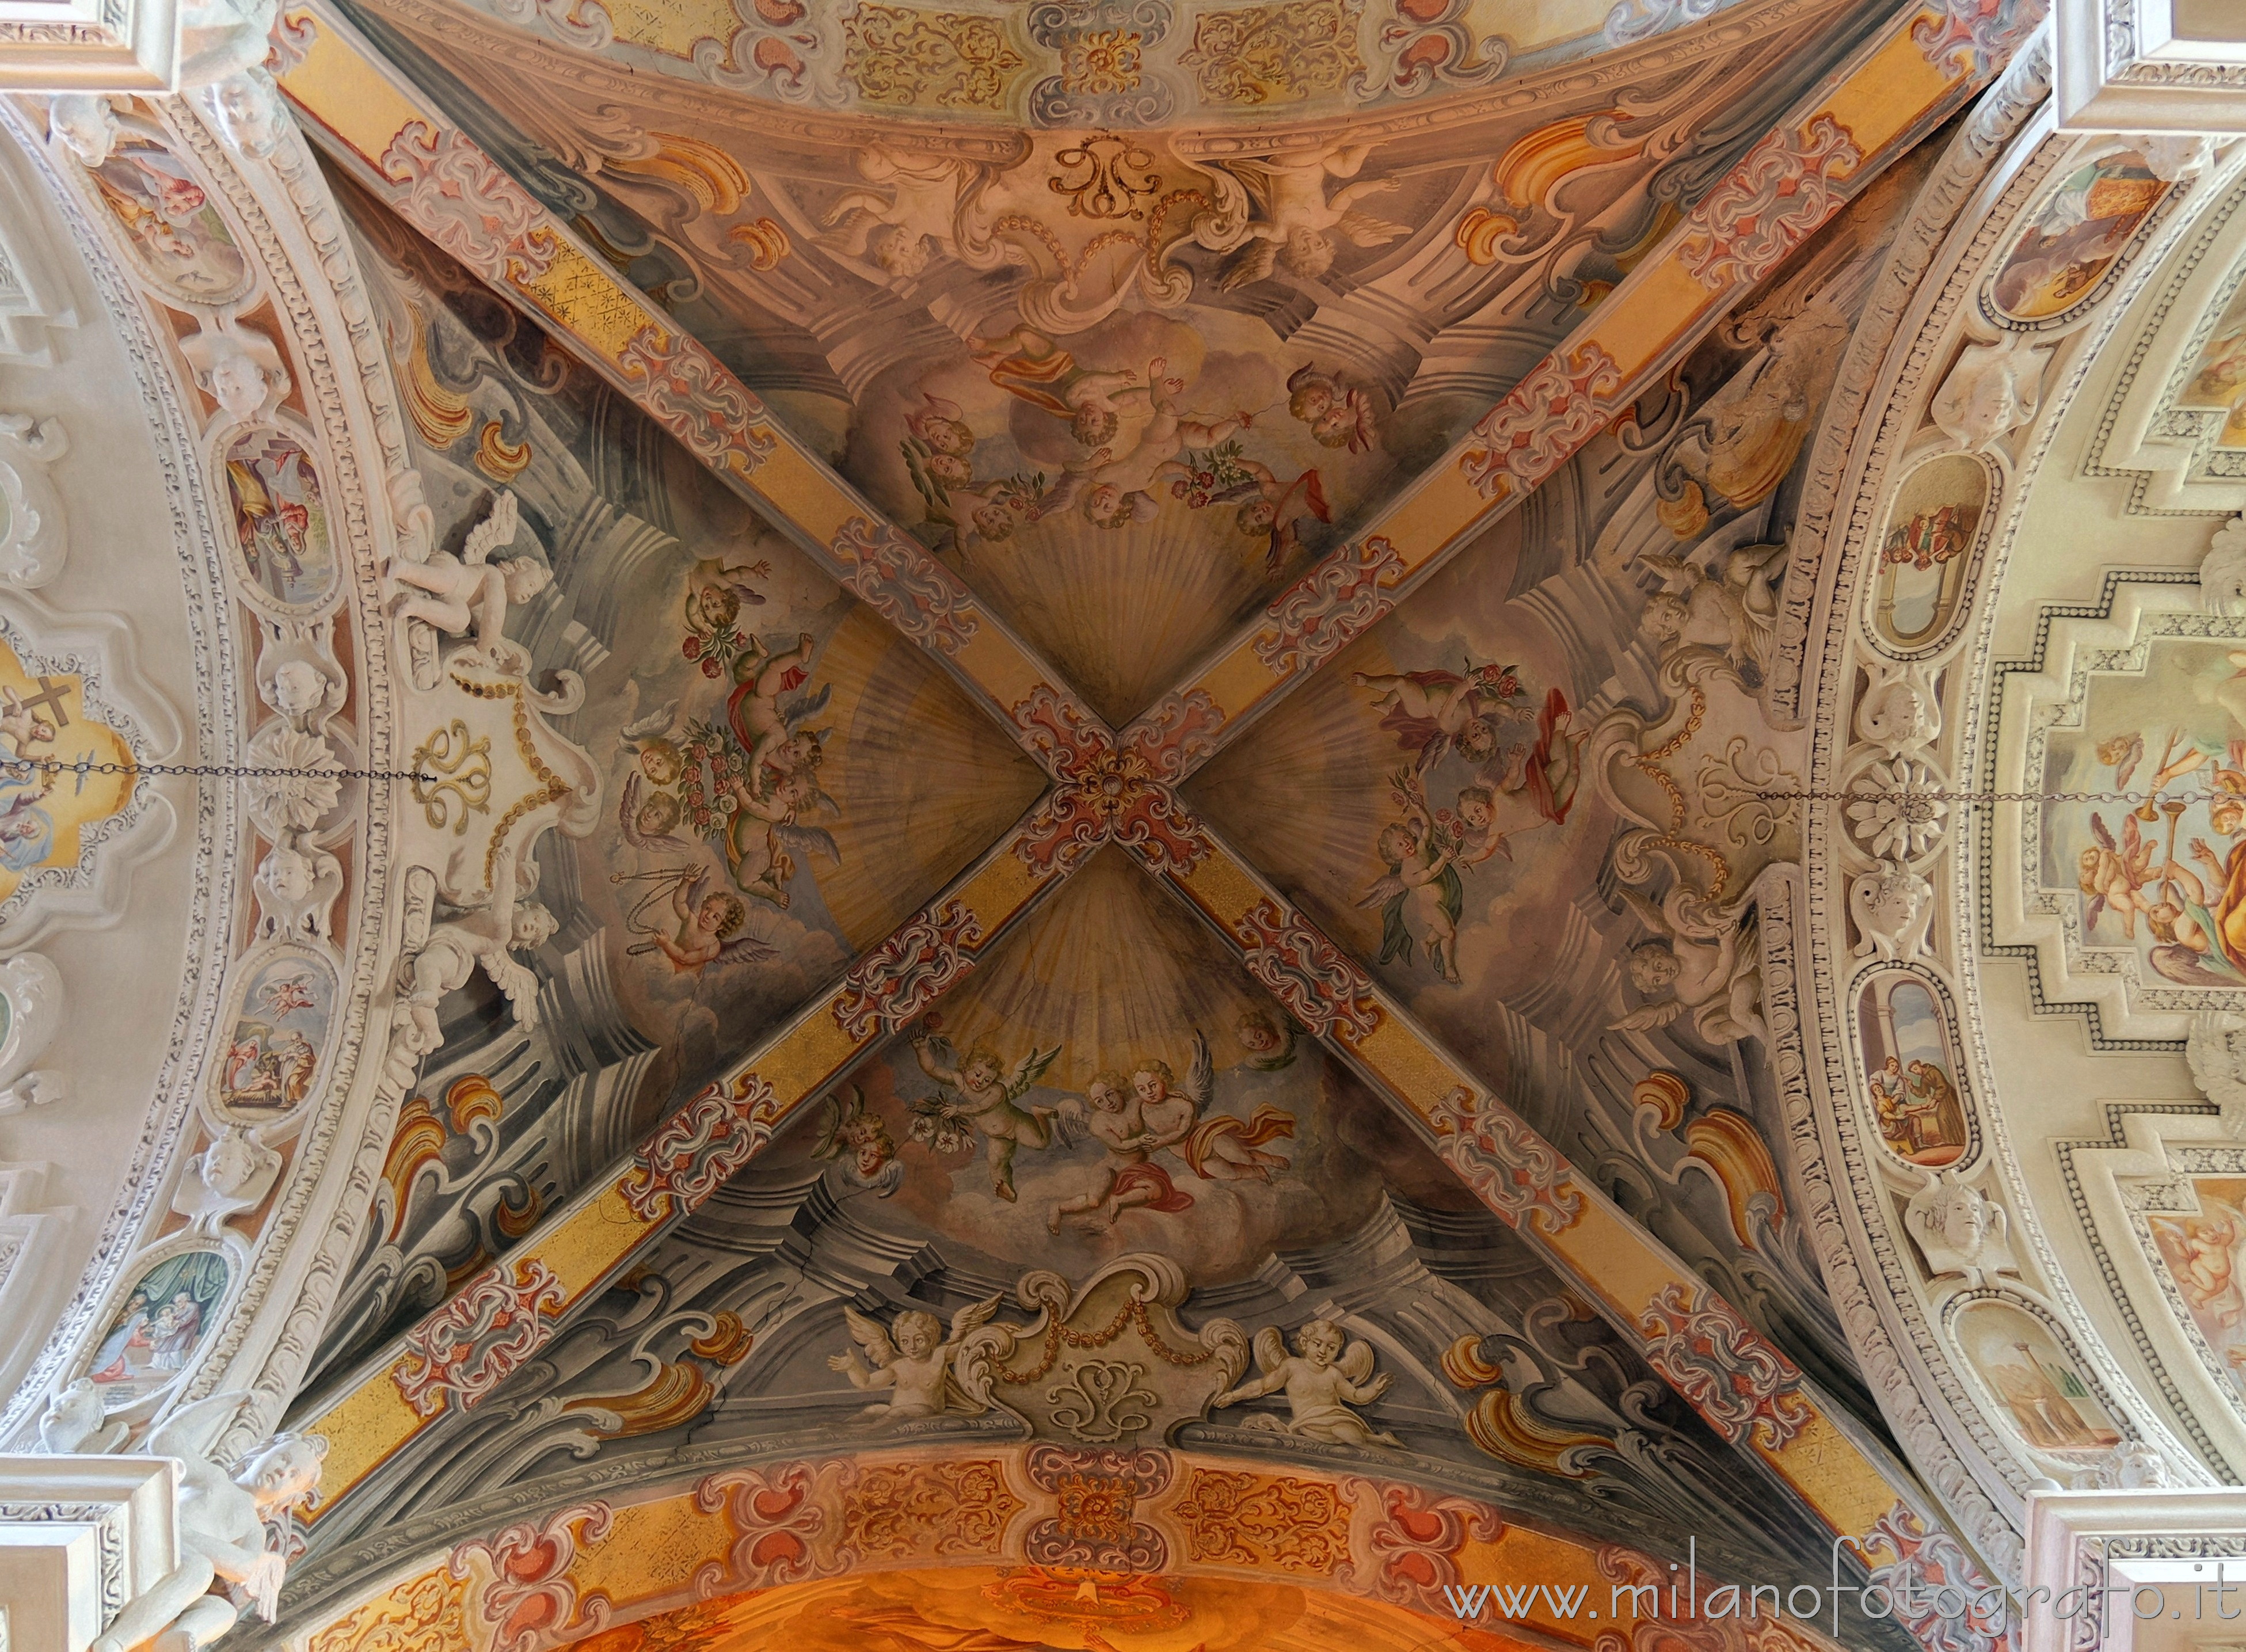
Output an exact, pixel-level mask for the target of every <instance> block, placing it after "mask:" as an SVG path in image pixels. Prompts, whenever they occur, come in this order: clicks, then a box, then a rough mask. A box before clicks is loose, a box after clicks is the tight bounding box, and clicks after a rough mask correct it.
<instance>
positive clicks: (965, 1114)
mask: <svg viewBox="0 0 2246 1652" xmlns="http://www.w3.org/2000/svg"><path fill="white" fill-rule="evenodd" d="M912 1045H913V1054H914V1055H915V1056H916V1057H918V1058H919V1060H920V1069H921V1071H922V1072H924V1073H926V1074H927V1075H928V1076H929V1078H933V1079H935V1080H936V1083H938V1084H943V1085H944V1086H946V1087H947V1089H948V1091H949V1093H948V1094H945V1095H942V1096H938V1097H935V1098H930V1099H929V1100H927V1101H922V1102H915V1103H914V1104H913V1111H914V1112H915V1113H917V1114H919V1115H920V1117H918V1118H915V1119H914V1120H913V1134H914V1135H915V1136H917V1137H921V1138H922V1139H930V1138H932V1137H935V1136H937V1135H940V1134H942V1133H943V1132H944V1130H945V1127H946V1126H947V1125H949V1126H951V1127H952V1128H953V1129H955V1130H956V1126H957V1125H958V1124H959V1122H960V1121H962V1120H964V1121H967V1122H970V1123H971V1124H973V1125H974V1126H975V1128H976V1129H977V1130H978V1131H980V1132H982V1134H983V1139H984V1140H985V1141H987V1142H989V1143H990V1191H991V1192H992V1193H996V1194H997V1195H998V1197H999V1198H1001V1199H1003V1200H1006V1201H1007V1203H1009V1204H1011V1203H1012V1202H1013V1200H1014V1149H1015V1148H1017V1147H1030V1148H1033V1149H1042V1148H1045V1147H1048V1146H1052V1139H1053V1129H1054V1125H1053V1120H1054V1118H1056V1117H1057V1116H1058V1113H1059V1111H1060V1110H1059V1109H1058V1108H1057V1107H1035V1106H1033V1107H1029V1108H1022V1107H1018V1106H1016V1105H1014V1104H1015V1103H1016V1102H1017V1101H1018V1100H1019V1099H1020V1098H1021V1097H1022V1096H1023V1094H1024V1092H1025V1091H1028V1089H1029V1088H1030V1086H1031V1084H1035V1083H1037V1081H1038V1079H1040V1078H1043V1077H1045V1069H1046V1068H1048V1067H1050V1066H1052V1064H1053V1058H1054V1057H1056V1056H1058V1055H1059V1054H1060V1046H1059V1045H1058V1044H1055V1045H1054V1046H1053V1047H1052V1049H1050V1050H1036V1049H1032V1050H1031V1051H1030V1053H1029V1054H1028V1055H1026V1056H1024V1057H1022V1058H1021V1059H1020V1060H1019V1061H1018V1062H1016V1063H1015V1064H1014V1070H1013V1071H1011V1073H1009V1072H1005V1071H1003V1070H1002V1069H1001V1068H1000V1067H999V1065H998V1057H996V1056H994V1055H992V1054H991V1053H990V1051H989V1050H982V1049H977V1050H969V1051H968V1052H967V1054H966V1056H965V1057H962V1056H961V1055H960V1054H959V1052H958V1051H957V1050H955V1049H953V1048H952V1044H951V1041H950V1040H949V1038H946V1037H943V1036H942V1035H941V1034H939V1033H938V1032H937V1031H936V1029H935V1028H934V1027H933V1026H931V1025H930V1024H929V1023H927V1022H922V1023H921V1027H920V1030H918V1031H916V1032H915V1033H914V1034H913V1041H912Z"/></svg>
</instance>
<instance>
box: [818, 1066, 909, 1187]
mask: <svg viewBox="0 0 2246 1652" xmlns="http://www.w3.org/2000/svg"><path fill="white" fill-rule="evenodd" d="M811 1154H812V1157H813V1158H814V1159H839V1160H840V1161H841V1163H840V1164H839V1165H838V1166H836V1168H837V1170H838V1171H839V1173H841V1177H842V1179H843V1180H845V1181H847V1182H848V1183H849V1184H850V1185H851V1186H853V1187H857V1188H861V1189H870V1190H871V1191H872V1192H873V1193H874V1195H875V1197H876V1198H880V1199H887V1198H888V1196H889V1195H890V1194H891V1193H895V1192H896V1190H897V1189H898V1188H899V1187H901V1186H903V1185H904V1180H905V1167H904V1161H903V1160H902V1159H899V1158H898V1157H897V1144H896V1143H895V1141H894V1140H892V1139H890V1137H889V1127H888V1125H885V1124H883V1123H882V1122H881V1114H879V1113H877V1112H874V1111H873V1110H872V1109H871V1108H869V1107H868V1106H867V1105H866V1092H865V1091H862V1090H861V1089H860V1088H858V1086H857V1085H855V1084H853V1085H851V1086H850V1099H849V1100H848V1101H847V1102H844V1101H841V1100H838V1099H836V1098H834V1097H833V1096H829V1097H828V1098H827V1107H826V1110H825V1112H823V1114H822V1115H821V1117H820V1137H819V1145H818V1146H816V1147H814V1148H813V1149H812V1150H811Z"/></svg>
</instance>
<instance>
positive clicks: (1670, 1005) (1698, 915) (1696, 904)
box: [1614, 884, 1768, 1044]
mask: <svg viewBox="0 0 2246 1652" xmlns="http://www.w3.org/2000/svg"><path fill="white" fill-rule="evenodd" d="M1621 894H1622V898H1623V905H1625V906H1627V907H1628V908H1630V911H1631V912H1633V913H1635V914H1637V918H1638V921H1640V922H1641V923H1643V924H1644V925H1645V927H1646V928H1648V929H1650V930H1651V931H1652V932H1653V934H1652V935H1651V936H1650V938H1649V939H1647V940H1644V941H1641V942H1638V943H1637V945H1635V946H1633V947H1632V948H1630V955H1629V957H1628V959H1627V961H1626V962H1625V963H1624V966H1623V967H1624V969H1626V970H1627V971H1628V972H1629V975H1630V984H1631V985H1633V986H1635V987H1636V988H1637V989H1638V991H1640V992H1641V993H1643V994H1644V995H1645V997H1646V1000H1647V1002H1646V1003H1644V1004H1643V1005H1641V1006H1640V1007H1639V1008H1637V1009H1636V1010H1631V1011H1630V1013H1629V1014H1628V1015H1626V1016H1623V1017H1622V1019H1621V1020H1619V1021H1617V1022H1616V1023H1614V1026H1615V1030H1616V1031H1619V1032H1642V1031H1645V1030H1650V1029H1651V1028H1655V1027H1665V1026H1667V1025H1669V1023H1671V1022H1672V1021H1675V1020H1677V1019H1678V1017H1679V1016H1683V1015H1684V1014H1685V1013H1686V1012H1688V1011H1689V1012H1691V1017H1692V1030H1693V1031H1695V1032H1697V1033H1698V1034H1699V1035H1700V1037H1703V1038H1705V1039H1706V1040H1707V1041H1708V1042H1709V1043H1710V1044H1728V1043H1731V1042H1732V1040H1734V1039H1739V1038H1763V1037H1767V1036H1768V1035H1767V1033H1766V1031H1765V1030H1764V1027H1763V1020H1762V965H1761V962H1760V957H1759V949H1758V948H1757V946H1756V944H1755V938H1754V936H1753V935H1751V934H1749V933H1748V932H1747V931H1746V926H1745V923H1744V921H1743V919H1744V914H1743V913H1742V912H1741V911H1739V910H1738V909H1736V908H1732V909H1727V908H1719V907H1712V906H1711V905H1709V903H1708V902H1707V901H1705V900H1703V899H1702V898H1701V897H1699V896H1698V895H1697V894H1694V893H1693V892H1692V891H1691V889H1689V888H1687V887H1684V886H1683V885H1681V884H1680V885H1679V886H1678V887H1676V888H1674V889H1671V891H1670V892H1669V894H1668V895H1667V896H1666V897H1665V898H1664V900H1663V901H1661V903H1660V904H1659V905H1658V906H1657V905H1655V904H1654V903H1653V902H1652V901H1649V900H1647V899H1646V898H1645V897H1644V895H1642V894H1638V893H1637V891H1636V890H1635V889H1630V888H1624V889H1623V890H1622V891H1621Z"/></svg>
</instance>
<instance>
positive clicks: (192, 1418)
mask: <svg viewBox="0 0 2246 1652" xmlns="http://www.w3.org/2000/svg"><path fill="white" fill-rule="evenodd" d="M249 1397H250V1396H249V1395H248V1393H247V1392H245V1391H243V1390H239V1389H236V1390H230V1391H228V1392H227V1393H223V1394H214V1395H212V1396H211V1397H209V1398H208V1399H206V1400H200V1401H198V1402H196V1403H195V1404H193V1405H188V1406H185V1407H183V1408H181V1409H180V1411H176V1412H174V1414H173V1415H172V1416H170V1417H167V1418H166V1419H165V1420H164V1421H163V1422H161V1423H159V1424H157V1425H156V1426H155V1427H154V1428H153V1429H151V1430H150V1431H149V1433H148V1440H147V1449H148V1453H149V1455H151V1456H153V1457H176V1458H179V1459H180V1463H181V1465H182V1472H181V1473H180V1511H179V1533H180V1564H179V1566H178V1567H177V1569H175V1570H174V1571H172V1572H170V1573H167V1574H166V1575H165V1576H164V1577H162V1578H161V1579H160V1580H159V1581H157V1583H156V1584H155V1586H154V1587H152V1588H150V1589H148V1590H147V1591H146V1593H145V1594H140V1595H137V1596H135V1597H134V1598H133V1600H132V1601H130V1602H128V1603H127V1604H126V1608H125V1609H124V1610H123V1611H121V1612H119V1614H118V1615H117V1616H116V1618H115V1619H114V1620H113V1621H112V1622H111V1624H110V1626H109V1629H108V1632H107V1633H106V1634H105V1635H102V1636H101V1637H100V1639H99V1640H97V1641H95V1642H93V1645H92V1648H91V1649H90V1652H126V1649H127V1648H128V1647H138V1646H142V1645H147V1644H151V1643H153V1644H155V1645H159V1646H160V1647H161V1648H162V1649H163V1652H195V1649H197V1648H201V1647H206V1646H208V1645H209V1644H210V1643H211V1642H214V1641H215V1640H217V1639H218V1638H219V1636H221V1635H223V1634H225V1633H226V1632H227V1631H228V1629H230V1628H233V1627H234V1624H235V1618H236V1617H237V1616H238V1615H239V1610H240V1609H239V1608H237V1607H236V1606H235V1603H234V1602H233V1601H231V1600H230V1599H228V1597H227V1596H226V1595H224V1594H214V1593H212V1586H213V1585H214V1584H215V1583H218V1582H221V1581H223V1582H226V1583H230V1584H234V1585H235V1586H237V1587H239V1588H240V1589H241V1591H242V1593H243V1594H246V1595H248V1597H249V1601H250V1604H251V1605H253V1606H255V1608H257V1615H258V1616H259V1617H260V1618H262V1619H263V1620H264V1621H266V1622H268V1623H270V1622H272V1621H273V1618H274V1613H275V1611H276V1608H277V1607H278V1605H279V1601H280V1594H281V1579H282V1574H284V1573H285V1572H286V1571H287V1570H288V1559H287V1557H286V1556H285V1555H282V1554H279V1553H275V1552H274V1550H273V1549H271V1548H270V1547H268V1542H269V1539H268V1537H267V1533H266V1523H267V1522H268V1521H269V1520H273V1519H278V1518H279V1517H280V1516H281V1515H282V1513H284V1512H286V1511H287V1510H289V1509H291V1508H293V1507H295V1506H296V1505H298V1504H299V1503H302V1502H303V1500H304V1499H306V1498H308V1497H310V1495H311V1494H312V1492H313V1491H314V1490H315V1488H316V1487H317V1486H318V1485H319V1483H320V1463H321V1459H322V1458H323V1457H325V1456H326V1455H327V1446H326V1445H325V1444H324V1443H323V1442H321V1441H318V1440H315V1439H307V1438H304V1437H303V1436H302V1435H297V1434H279V1435H276V1436H275V1437H274V1438H272V1439H270V1440H269V1441H267V1442H266V1443H265V1444H264V1445H262V1446H260V1447H259V1448H258V1449H257V1450H256V1451H253V1452H252V1453H251V1454H250V1455H249V1457H248V1458H247V1459H246V1460H245V1461H244V1462H243V1463H242V1465H241V1466H240V1467H239V1468H238V1469H236V1470H235V1472H234V1473H232V1474H228V1472H226V1471H225V1470H224V1469H221V1467H219V1465H217V1464H216V1463H214V1462H213V1461H211V1459H210V1457H209V1452H210V1450H211V1447H212V1446H213V1445H214V1444H215V1443H216V1441H217V1439H218V1436H219V1433H220V1431H221V1430H222V1429H224V1428H225V1427H226V1425H227V1424H228V1423H230V1422H231V1421H233V1419H234V1417H235V1414H236V1413H237V1412H238V1411H240V1410H241V1409H242V1404H243V1403H244V1402H245V1401H247V1400H248V1398H249ZM159 1636H161V1637H162V1638H161V1640H160V1641H159V1640H158V1639H157V1637H159Z"/></svg>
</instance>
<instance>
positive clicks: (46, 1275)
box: [0, 1162, 78, 1380]
mask: <svg viewBox="0 0 2246 1652" xmlns="http://www.w3.org/2000/svg"><path fill="white" fill-rule="evenodd" d="M52 1169H53V1166H51V1165H46V1164H37V1163H32V1164H8V1163H4V1162H0V1328H4V1329H0V1380H4V1379H5V1378H6V1377H7V1375H8V1373H9V1370H10V1368H11V1367H12V1366H13V1365H15V1364H16V1363H17V1362H18V1359H19V1358H20V1356H23V1355H24V1354H25V1353H28V1352H29V1347H28V1344H29V1343H31V1338H32V1336H34V1335H36V1328H37V1327H38V1326H39V1325H40V1323H41V1319H42V1315H43V1314H44V1313H45V1312H50V1311H51V1309H52V1306H53V1299H54V1298H55V1296H57V1295H58V1294H59V1290H60V1286H61V1281H58V1279H56V1278H55V1276H54V1268H53V1257H54V1252H55V1248H56V1247H57V1245H58V1243H59V1242H60V1241H61V1239H62V1237H63V1234H64V1233H65V1230H66V1229H67V1228H68V1227H69V1226H70V1223H71V1219H72V1218H74V1217H75V1216H76V1215H77V1214H78V1212H77V1211H76V1210H75V1209H72V1208H70V1207H61V1208H54V1207H49V1206H48V1205H47V1204H46V1197H47V1193H46V1184H47V1176H48V1174H49V1173H50V1172H51V1170H52Z"/></svg>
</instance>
